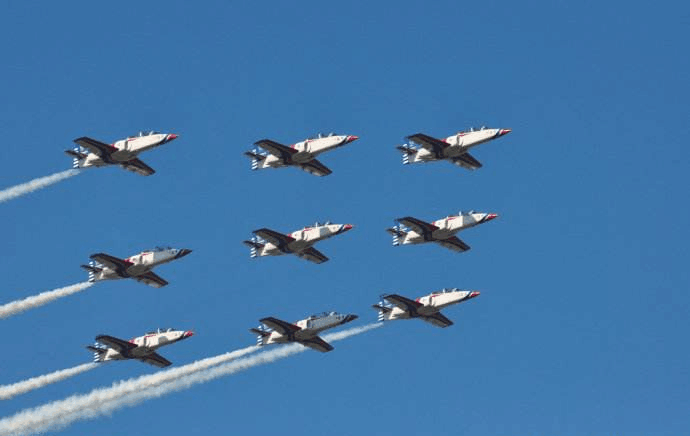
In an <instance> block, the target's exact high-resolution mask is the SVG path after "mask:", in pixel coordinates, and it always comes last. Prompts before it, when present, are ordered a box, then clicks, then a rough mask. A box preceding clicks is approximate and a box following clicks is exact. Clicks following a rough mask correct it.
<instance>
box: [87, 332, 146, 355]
mask: <svg viewBox="0 0 690 436" xmlns="http://www.w3.org/2000/svg"><path fill="white" fill-rule="evenodd" d="M96 340H97V341H98V342H100V343H101V344H103V345H105V346H107V347H110V348H112V349H114V350H116V351H117V352H118V353H120V354H122V356H123V357H129V352H130V351H132V349H134V348H137V346H136V345H134V344H133V343H131V342H127V341H125V340H123V339H118V338H115V337H113V336H108V335H98V336H96Z"/></svg>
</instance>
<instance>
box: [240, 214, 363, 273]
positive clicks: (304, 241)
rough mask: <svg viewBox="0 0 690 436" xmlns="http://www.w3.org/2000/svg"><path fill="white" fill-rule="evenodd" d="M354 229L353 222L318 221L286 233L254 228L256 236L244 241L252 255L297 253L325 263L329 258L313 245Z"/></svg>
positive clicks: (305, 257)
mask: <svg viewBox="0 0 690 436" xmlns="http://www.w3.org/2000/svg"><path fill="white" fill-rule="evenodd" d="M350 229H352V224H331V223H330V222H328V221H326V223H325V224H319V223H318V222H317V223H316V224H314V225H313V226H311V227H305V228H303V229H301V230H297V231H294V232H292V233H290V234H289V235H284V234H282V233H280V232H276V231H275V230H271V229H266V228H264V229H259V230H254V231H253V232H252V233H254V235H255V236H254V237H253V238H252V239H251V240H249V241H243V242H244V244H245V245H247V246H249V248H250V249H251V252H250V256H251V257H252V258H254V257H261V256H280V255H282V254H295V255H297V256H298V257H301V258H302V259H306V260H308V261H310V262H314V263H323V262H326V261H327V260H328V258H327V257H326V256H324V254H323V253H321V252H320V251H318V250H317V249H316V248H314V247H313V245H314V244H315V243H317V242H319V241H323V240H324V239H328V238H330V237H332V236H335V235H339V234H341V233H345V232H347V231H348V230H350Z"/></svg>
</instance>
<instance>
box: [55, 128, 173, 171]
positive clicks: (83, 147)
mask: <svg viewBox="0 0 690 436" xmlns="http://www.w3.org/2000/svg"><path fill="white" fill-rule="evenodd" d="M175 138H177V135H175V134H174V133H158V132H153V131H151V132H149V133H143V132H139V134H137V135H135V136H129V137H127V138H125V139H121V140H119V141H115V142H114V143H113V144H106V143H104V142H101V141H97V140H95V139H91V138H88V137H86V136H83V137H81V138H77V139H75V140H74V142H76V143H77V145H79V147H75V148H74V149H73V150H65V153H67V154H68V155H69V156H72V157H73V158H74V159H73V161H74V163H73V165H72V166H73V167H74V168H89V167H103V166H106V165H120V166H121V167H122V168H124V169H126V170H129V171H132V172H135V173H137V174H141V175H142V176H150V175H151V174H153V173H155V172H156V171H155V170H154V169H153V168H151V167H149V166H148V165H146V164H145V163H144V162H142V161H141V160H139V159H138V158H137V155H139V153H141V152H142V151H147V150H151V149H152V148H155V147H158V146H159V145H163V144H165V143H168V142H170V141H172V140H173V139H175Z"/></svg>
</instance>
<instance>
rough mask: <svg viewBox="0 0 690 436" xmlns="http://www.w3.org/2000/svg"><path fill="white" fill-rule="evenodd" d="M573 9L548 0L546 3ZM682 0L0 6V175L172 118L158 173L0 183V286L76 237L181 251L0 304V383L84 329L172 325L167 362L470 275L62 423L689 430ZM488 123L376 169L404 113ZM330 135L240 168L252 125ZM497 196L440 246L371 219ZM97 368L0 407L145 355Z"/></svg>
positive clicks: (263, 131) (133, 367)
mask: <svg viewBox="0 0 690 436" xmlns="http://www.w3.org/2000/svg"><path fill="white" fill-rule="evenodd" d="M575 3H577V4H575ZM689 23H690V8H689V7H688V5H687V3H686V2H680V1H675V2H665V1H661V2H655V3H654V4H644V3H643V2H604V4H602V3H601V2H594V1H585V2H565V1H558V2H527V3H525V2H523V3H522V4H520V6H516V3H515V2H503V1H490V2H455V1H448V2H434V4H433V6H429V5H428V4H425V3H421V2H419V3H413V2H337V3H331V2H325V3H324V2H297V3H295V2H287V3H286V2H258V3H255V4H252V5H245V4H239V3H237V4H233V3H231V2H196V3H194V4H192V3H191V2H178V1H172V2H171V1H165V2H146V3H145V4H143V3H141V2H129V3H123V2H106V3H102V2H97V3H94V2H73V3H70V4H69V5H64V4H62V3H60V4H58V3H53V2H42V3H40V4H38V3H31V4H30V3H25V2H6V3H5V4H4V7H3V11H2V14H0V40H2V41H3V43H2V46H3V50H2V52H3V60H2V69H1V70H0V79H1V80H0V90H2V92H1V93H0V97H1V99H2V102H3V104H2V105H0V126H1V127H0V132H1V133H2V136H3V139H2V164H1V167H2V171H1V175H0V188H4V187H8V186H11V185H14V184H16V183H20V182H24V181H27V180H29V179H31V178H33V177H39V176H43V175H48V174H51V173H53V172H56V171H60V170H62V169H65V168H67V167H69V165H70V159H69V158H68V157H67V156H65V155H64V154H63V150H64V149H66V148H70V147H71V146H72V142H71V141H72V139H74V138H77V137H79V136H83V135H89V136H93V137H95V138H100V139H102V140H104V141H113V140H116V139H118V138H121V137H123V136H126V135H128V134H131V133H133V132H136V131H138V130H140V129H156V130H160V131H165V132H173V133H177V134H179V135H180V138H179V139H178V140H176V141H174V142H172V143H170V144H168V145H166V146H165V147H163V148H161V149H158V150H155V151H153V152H150V153H148V154H147V155H145V156H143V158H144V160H145V161H146V162H147V163H148V164H149V165H151V166H152V167H153V168H155V169H156V170H157V173H156V174H155V175H154V176H152V177H140V176H137V175H135V174H131V173H128V172H125V171H122V170H119V169H114V168H106V169H97V170H91V171H87V172H85V173H84V174H81V175H79V176H78V177H75V178H72V179H69V180H67V181H65V182H62V183H60V184H57V185H55V186H52V187H50V188H48V189H44V190H42V191H39V192H37V193H34V194H31V195H27V196H24V197H22V198H19V199H16V200H12V201H10V202H7V203H4V204H2V205H0V209H1V211H0V224H2V225H1V226H0V228H1V230H0V233H1V234H2V237H1V240H2V252H3V255H2V262H0V277H2V285H1V286H2V297H1V299H0V301H2V302H8V301H11V300H14V299H16V298H22V297H25V296H28V295H32V294H35V293H37V292H41V291H44V290H49V289H52V288H56V287H59V286H64V285H69V284H72V283H75V282H79V281H81V280H83V279H84V278H85V273H84V272H83V271H82V270H80V269H79V264H80V263H84V262H85V261H87V260H88V256H89V254H91V253H94V252H98V251H105V252H108V253H111V254H114V255H120V256H127V255H130V254H133V253H136V252H138V251H140V250H141V249H144V248H148V247H151V246H154V245H159V244H170V245H174V246H181V247H187V248H191V249H193V250H194V252H193V253H192V254H191V255H190V256H188V257H186V258H184V259H183V260H181V261H179V262H176V263H173V264H170V265H166V266H164V267H162V268H160V270H159V271H158V272H159V273H160V275H161V276H163V277H164V278H166V279H167V280H168V281H169V282H170V285H169V286H168V287H166V288H164V289H161V290H155V289H152V288H148V287H146V286H143V285H140V284H138V283H135V282H132V281H118V282H108V283H102V284H99V285H97V286H95V287H93V288H91V289H90V290H88V291H86V292H84V293H82V294H79V295H76V296H72V297H69V298H64V299H62V300H60V301H58V302H56V303H53V304H50V305H47V306H44V307H42V308H40V309H36V310H32V311H30V312H27V313H25V314H23V315H19V316H16V317H14V318H9V319H6V320H3V321H1V323H2V329H3V335H2V339H1V340H0V344H2V349H3V353H2V359H1V362H0V384H4V383H11V382H15V381H19V380H22V379H24V378H27V377H32V376H36V375H40V374H44V373H47V372H51V371H54V370H57V369H61V368H66V367H70V366H73V365H76V364H79V363H82V362H84V361H87V360H88V359H89V358H90V354H89V353H88V352H87V351H86V350H84V348H83V347H84V346H85V345H88V344H90V343H92V342H93V338H94V336H95V335H97V334H99V333H107V334H112V335H115V336H120V337H133V336H137V335H139V334H141V333H143V332H145V331H147V330H148V329H151V328H155V327H158V326H174V327H178V328H181V329H188V328H190V329H194V330H195V331H196V332H197V335H196V336H195V337H194V338H192V339H190V340H189V341H186V342H183V343H180V344H177V345H176V346H172V347H169V348H167V349H165V350H164V352H163V354H164V355H165V356H166V357H167V358H169V359H170V360H172V361H173V362H174V363H175V364H178V365H179V364H184V363H188V362H191V361H193V360H195V359H198V358H202V357H206V356H211V355H215V354H218V353H221V352H224V351H227V350H232V349H236V348H240V347H243V346H245V345H248V344H251V343H252V342H253V341H254V338H253V336H252V335H251V334H250V333H249V332H247V329H248V328H250V327H253V326H255V325H256V324H257V320H258V319H259V318H261V317H264V316H268V315H273V316H277V317H281V318H285V319H288V320H296V319H300V318H302V317H303V316H305V315H308V314H310V313H313V312H317V311H322V310H337V311H340V312H353V313H357V314H359V315H360V317H361V319H360V320H359V321H362V322H367V321H369V320H374V319H375V312H374V311H373V310H372V309H370V308H369V306H370V305H371V304H372V303H375V302H376V301H377V299H378V295H379V294H381V293H383V292H399V293H401V294H404V295H409V296H411V297H415V296H419V295H422V294H425V293H428V292H430V291H433V290H436V289H439V288H442V287H447V286H454V287H461V288H467V289H478V290H480V291H482V294H481V297H479V298H478V299H475V300H473V301H471V302H469V303H467V304H464V305H461V306H456V307H453V308H450V309H449V310H447V311H446V314H447V315H448V316H449V317H450V318H451V319H453V320H454V321H455V325H454V326H452V327H451V328H448V329H443V330H442V329H436V328H434V327H432V326H429V325H427V324H424V323H421V322H414V321H408V322H402V321H401V322H398V323H394V324H391V325H388V326H386V328H384V329H379V330H377V331H373V332H370V333H368V334H366V335H363V336H360V337H357V338H352V339H350V340H347V341H342V342H338V343H337V344H335V345H336V350H335V351H334V352H332V353H329V354H325V355H321V354H319V353H315V352H310V353H303V354H300V355H298V356H295V357H294V358H289V359H286V360H283V361H280V362H279V363H276V364H274V365H271V366H263V367H259V368H255V369H252V370H251V371H248V372H244V373H241V374H239V375H237V376H234V377H228V378H224V379H221V380H217V381H214V382H212V383H209V384H206V385H201V386H197V387H194V388H192V389H190V390H187V391H184V392H181V393H176V394H172V395H169V396H167V397H164V398H162V399H158V400H153V401H149V402H146V403H144V404H143V405H140V406H138V407H135V408H128V409H124V410H121V411H118V412H115V413H114V414H113V415H112V416H111V417H105V418H98V419H96V420H91V421H85V422H81V423H78V424H76V425H73V426H71V427H69V428H68V429H66V430H65V431H63V433H64V434H68V435H82V434H93V433H94V432H97V433H98V434H99V435H101V436H109V435H113V436H115V435H121V434H122V433H123V431H126V432H129V433H133V434H142V435H143V434H146V435H183V434H202V432H204V433H206V432H207V433H218V432H219V431H221V432H223V433H238V434H244V433H249V434H256V435H275V434H298V433H299V434H310V433H311V434H323V433H326V432H327V433H328V434H334V435H352V434H439V435H456V434H467V435H477V436H483V435H486V436H500V435H595V436H605V435H613V434H618V435H626V436H633V435H640V436H642V435H650V434H654V435H679V434H687V432H688V429H689V428H690V418H689V416H690V414H689V413H688V411H689V410H690V381H689V380H690V372H689V370H688V359H689V358H690V352H689V351H688V346H687V345H688V339H687V334H688V329H689V327H690V325H689V324H690V323H689V321H688V319H689V315H690V296H689V294H688V288H689V285H690V275H689V273H688V267H687V263H688V259H689V258H690V256H689V255H690V250H689V249H688V240H689V236H690V233H689V231H688V222H690V207H689V206H688V169H689V166H688V163H689V158H690V154H689V153H688V151H687V146H688V136H689V135H690V129H689V128H688V103H687V102H688V101H689V99H690V92H689V87H688V83H687V80H688V70H689V68H688V66H689V61H688V56H687V49H688V47H687V44H688V40H689V36H690V35H689V33H690V32H689V31H688V28H689ZM482 124H485V125H488V126H492V127H505V128H512V129H513V133H511V134H510V135H508V136H506V137H504V138H501V139H500V140H498V141H495V142H493V143H489V144H486V145H484V146H482V147H481V148H480V149H479V150H478V151H477V152H476V153H474V155H475V156H476V157H477V158H478V159H479V160H480V161H482V162H483V163H484V168H482V169H480V170H478V171H476V172H468V171H465V170H463V169H461V168H457V167H453V166H451V165H448V164H445V163H438V164H430V165H426V166H402V165H401V162H400V155H399V153H398V152H397V151H396V150H395V149H394V146H395V145H397V144H399V143H400V142H401V140H402V138H403V137H404V136H405V135H409V134H412V133H415V132H418V131H423V132H426V133H428V134H431V135H437V136H444V135H449V134H451V133H453V132H456V131H458V130H460V129H464V128H467V127H469V126H472V125H482ZM332 130H333V131H336V132H339V133H345V134H353V135H358V136H359V137H360V138H361V139H360V140H359V141H356V142H354V143H353V144H351V145H350V146H348V147H346V148H343V149H340V150H337V151H335V152H333V153H330V154H329V155H326V156H324V157H323V159H322V160H323V162H324V163H325V164H326V165H328V166H329V167H330V168H331V169H332V170H333V174H332V175H330V176H328V177H325V178H317V177H313V176H310V175H309V174H306V173H302V172H301V171H298V170H280V171H263V172H252V171H250V170H249V162H248V160H247V159H246V158H244V157H243V156H242V152H243V151H245V150H246V149H248V148H250V145H251V144H252V143H253V142H254V141H256V140H258V139H261V138H265V137H268V138H272V139H275V140H277V141H282V142H287V143H290V142H294V141H297V140H301V139H303V138H304V137H306V136H307V135H311V134H314V133H315V132H318V131H332ZM459 209H464V210H467V209H476V210H480V211H487V212H496V213H498V214H499V215H500V216H499V219H497V220H495V221H493V222H491V223H490V224H487V225H486V226H483V227H480V228H476V229H473V230H469V231H467V232H465V233H464V234H463V235H462V237H463V239H464V240H465V241H466V242H467V243H468V244H470V245H471V246H472V250H471V251H469V252H468V253H464V254H459V255H457V254H453V253H450V252H448V251H447V250H444V249H442V248H439V247H435V246H434V247H431V246H421V247H392V246H391V244H390V237H389V235H387V234H386V233H385V231H384V229H385V228H386V227H387V226H389V225H391V224H392V223H393V221H392V220H393V219H394V218H396V217H399V216H404V215H414V216H417V217H419V218H423V219H434V218H437V217H441V216H444V215H446V214H448V213H453V212H457V211H458V210H459ZM326 219H330V220H332V221H334V222H341V223H352V224H354V225H355V229H354V230H353V231H351V232H349V233H347V234H345V235H343V236H340V237H338V238H336V239H333V240H330V241H327V242H325V243H323V244H321V245H320V247H319V248H320V249H321V250H322V251H323V252H324V253H325V254H326V255H328V256H329V257H330V258H331V261H329V262H327V263H325V264H323V265H312V264H310V263H307V262H304V261H301V260H299V259H297V258H295V257H280V258H268V259H267V258H264V259H259V260H251V259H249V257H248V250H247V249H246V247H244V246H243V245H242V244H241V241H242V239H245V238H247V237H248V236H250V232H251V230H253V229H256V228H259V227H264V226H266V227H271V228H274V229H276V230H283V231H291V230H293V229H296V228H299V227H300V226H303V225H305V224H310V223H313V222H314V221H315V220H322V221H323V220H326ZM154 370H155V369H154V368H151V367H148V366H145V365H143V364H139V363H137V362H115V363H113V364H108V365H104V366H103V367H101V368H98V369H97V370H94V371H92V372H90V373H87V374H85V375H82V376H78V377H75V378H73V379H70V380H68V381H65V382H63V383H58V384H55V385H53V386H50V387H48V388H45V389H42V390H39V391H34V392H32V393H30V394H27V395H24V396H22V397H18V398H16V399H14V400H11V401H8V402H3V403H2V404H0V415H1V416H7V415H10V414H13V413H15V412H16V411H19V410H22V409H24V408H27V407H32V406H35V405H39V404H43V403H45V402H48V401H51V400H54V399H60V398H63V397H65V396H67V395H70V394H73V393H80V392H88V391H89V390H91V389H93V388H95V387H99V386H103V385H109V384H110V383H112V382H113V381H116V380H120V379H124V378H128V377H131V376H136V375H140V374H145V373H151V372H153V371H154Z"/></svg>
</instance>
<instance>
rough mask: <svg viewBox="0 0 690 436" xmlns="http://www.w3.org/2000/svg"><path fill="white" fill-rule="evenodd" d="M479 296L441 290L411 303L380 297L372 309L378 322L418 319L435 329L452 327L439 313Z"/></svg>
mask: <svg viewBox="0 0 690 436" xmlns="http://www.w3.org/2000/svg"><path fill="white" fill-rule="evenodd" d="M477 296H479V291H462V290H460V289H457V288H452V289H443V290H441V291H439V292H432V293H431V294H429V295H425V296H423V297H420V298H417V299H416V300H414V301H412V300H410V299H409V298H405V297H402V296H400V295H396V294H389V295H382V296H381V301H380V302H379V304H375V305H373V306H372V307H373V308H374V309H376V310H378V312H379V321H391V320H396V319H410V318H419V319H421V320H422V321H426V322H428V323H430V324H433V325H435V326H436V327H448V326H450V325H453V321H451V320H449V319H448V318H446V317H445V316H443V314H442V313H441V312H440V310H441V309H444V308H446V307H448V306H450V305H453V304H458V303H462V302H464V301H467V300H469V299H472V298H474V297H477Z"/></svg>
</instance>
